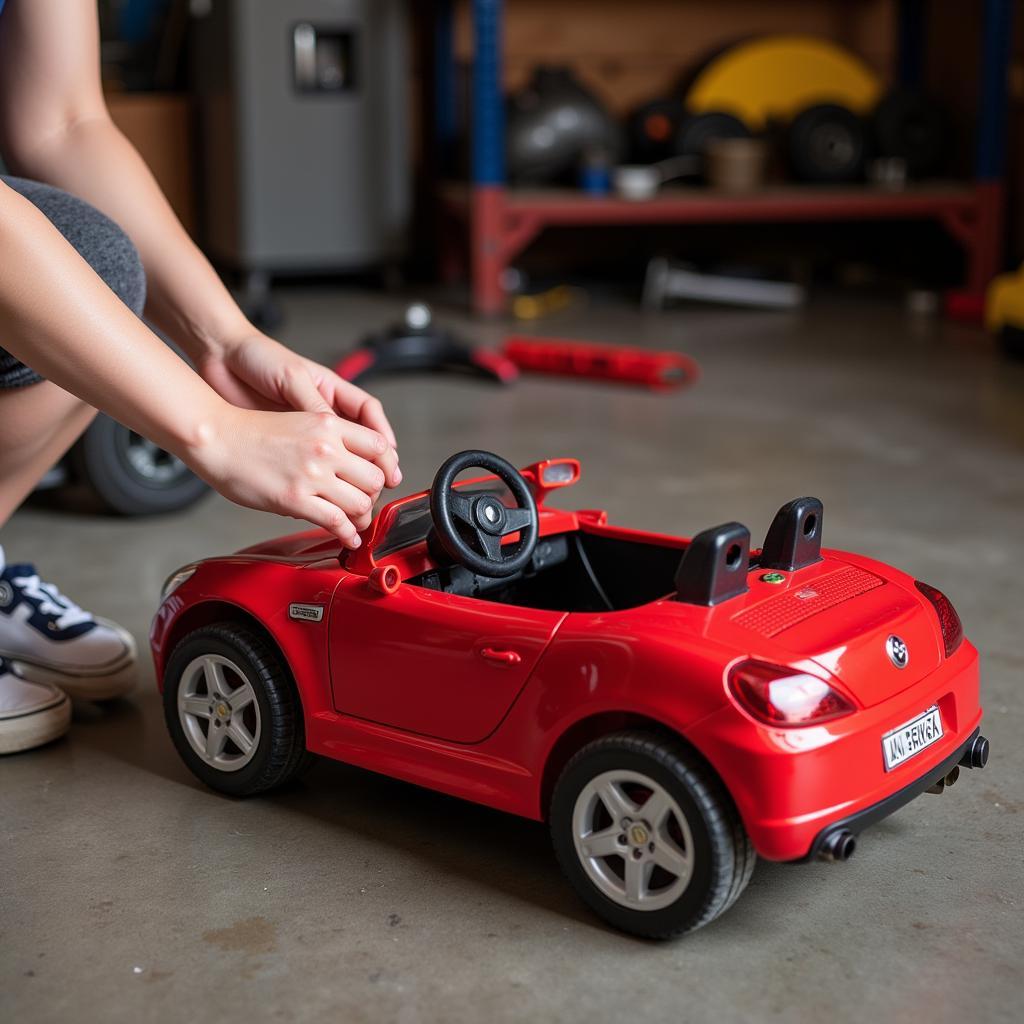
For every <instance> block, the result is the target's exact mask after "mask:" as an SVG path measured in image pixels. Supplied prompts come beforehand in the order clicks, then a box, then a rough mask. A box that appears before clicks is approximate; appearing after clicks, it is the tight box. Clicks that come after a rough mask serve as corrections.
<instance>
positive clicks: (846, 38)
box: [456, 0, 895, 112]
mask: <svg viewBox="0 0 1024 1024" xmlns="http://www.w3.org/2000/svg"><path fill="white" fill-rule="evenodd" d="M506 12H507V13H506V34H505V70H506V76H505V77H506V84H507V85H508V87H509V88H515V87H517V86H519V85H520V84H522V83H523V82H524V81H525V80H526V79H527V78H528V77H529V74H530V71H531V69H532V68H533V66H534V65H535V64H538V63H542V62H548V63H560V64H568V65H570V66H571V67H573V68H574V69H575V70H576V72H577V73H578V74H579V75H580V77H581V78H582V79H583V80H584V81H586V82H587V83H588V84H589V85H590V86H591V87H592V88H593V89H595V91H597V92H598V93H599V94H600V96H601V97H602V98H603V99H604V101H605V102H606V103H608V104H609V106H610V107H611V108H612V109H614V110H616V111H620V112H621V111H625V110H628V109H629V108H630V107H632V106H634V105H636V104H637V103H639V102H641V101H643V100H646V99H649V98H650V97H652V96H654V95H657V94H660V93H664V92H666V91H667V90H669V89H670V88H671V87H672V86H673V84H674V83H675V82H676V81H677V79H678V78H679V76H680V73H681V72H682V71H683V70H684V69H687V68H693V67H694V66H695V65H696V64H697V63H698V62H699V61H701V60H702V59H704V58H705V57H707V56H708V55H709V54H711V53H713V52H714V51H716V50H719V49H722V48H723V47H725V46H727V45H729V44H730V43H733V42H736V41H737V40H739V39H743V38H749V37H751V36H758V35H764V34H766V33H777V32H802V33H807V34H810V35H818V36H823V37H826V38H829V39H834V40H835V41H836V42H839V43H841V44H842V45H844V46H847V47H849V48H850V49H851V50H853V52H855V53H857V54H858V55H859V56H860V57H862V58H863V59H864V60H865V61H866V62H867V63H868V64H869V65H870V66H871V67H873V68H874V69H875V70H877V71H878V72H879V73H881V74H882V75H884V76H885V77H886V78H888V77H889V76H890V74H891V71H892V68H893V64H894V59H895V57H894V55H895V28H894V17H895V14H894V2H893V0H857V2H850V0H771V2H769V0H714V2H710V0H628V2H627V0H507V3H506ZM457 17H458V20H457V46H456V48H457V52H458V53H459V54H460V56H462V57H468V56H469V54H470V52H471V38H470V31H469V14H468V3H467V2H465V0H463V2H462V3H461V4H460V6H459V10H458V15H457Z"/></svg>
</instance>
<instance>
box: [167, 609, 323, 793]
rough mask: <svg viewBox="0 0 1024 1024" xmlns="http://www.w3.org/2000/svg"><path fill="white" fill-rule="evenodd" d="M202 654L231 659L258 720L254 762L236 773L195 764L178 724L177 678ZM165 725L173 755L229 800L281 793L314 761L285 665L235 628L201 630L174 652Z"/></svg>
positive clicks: (262, 644) (226, 625)
mask: <svg viewBox="0 0 1024 1024" xmlns="http://www.w3.org/2000/svg"><path fill="white" fill-rule="evenodd" d="M203 654H221V655H223V656H224V657H227V658H230V659H231V660H232V661H233V662H234V663H235V664H236V665H237V666H238V667H239V668H240V669H241V670H242V671H243V672H244V674H245V677H246V679H247V680H248V681H249V682H250V683H251V684H252V687H253V689H254V690H255V692H256V700H257V702H258V703H259V708H260V717H261V720H262V728H261V735H260V740H259V744H258V746H257V749H256V754H255V755H254V756H253V759H252V760H251V761H250V762H249V763H248V764H247V765H246V766H245V767H244V768H241V769H239V770H238V771H234V772H224V771H218V770H217V769H216V768H212V767H211V766H210V765H208V764H206V763H205V762H204V761H203V760H202V759H201V758H199V757H198V755H197V754H196V753H195V751H194V750H193V749H192V747H191V745H190V744H189V742H188V739H187V738H186V736H185V733H184V730H183V729H182V727H181V722H180V720H179V718H178V707H177V696H178V686H179V685H180V683H181V676H182V673H183V672H184V671H185V669H186V668H187V667H188V665H189V663H190V662H191V661H192V660H193V659H194V658H197V657H199V656H200V655H203ZM164 720H165V721H166V723H167V730H168V732H170V734H171V740H172V741H173V742H174V746H175V748H176V749H177V751H178V754H179V755H180V757H181V759H182V760H183V761H184V762H185V764H186V765H187V766H188V768H189V770H190V771H191V772H192V774H193V775H195V776H196V778H197V779H199V780H200V781H201V782H204V783H206V785H208V786H210V787H211V788H212V789H216V790H219V791H220V792H222V793H227V794H228V795H230V796H237V797H246V796H255V795H256V794H257V793H266V792H268V791H269V790H273V789H280V788H282V787H283V786H285V785H287V784H288V783H289V782H291V781H292V780H293V779H295V778H296V777H297V776H298V775H300V774H301V773H302V772H303V771H304V770H305V769H306V768H308V767H309V765H310V764H311V763H312V762H313V756H312V755H311V754H309V753H308V751H307V750H306V735H305V729H304V727H303V721H302V706H301V702H300V701H299V696H298V692H297V691H296V689H295V683H294V681H293V680H292V677H291V673H290V672H289V670H288V668H287V666H286V665H285V663H284V660H283V659H282V657H281V655H280V653H279V652H278V651H277V650H276V649H275V648H274V647H273V646H272V645H271V644H270V643H268V642H267V640H266V639H264V637H262V636H260V635H259V634H258V633H257V632H255V631H254V630H251V629H247V628H246V627H244V626H240V625H238V624H237V623H234V622H225V623H217V624H215V625H212V626H203V627H202V628H200V629H197V630H195V631H193V632H192V633H189V634H187V635H186V636H185V637H183V638H182V639H181V640H180V641H179V642H178V644H177V645H176V646H175V648H174V650H173V651H172V652H171V656H170V658H169V659H168V662H167V671H166V672H165V673H164Z"/></svg>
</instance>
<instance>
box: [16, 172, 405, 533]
mask: <svg viewBox="0 0 1024 1024" xmlns="http://www.w3.org/2000/svg"><path fill="white" fill-rule="evenodd" d="M0 268H3V272H2V273H0V338H2V340H3V344H4V347H5V348H6V349H8V351H10V352H11V353H13V354H14V355H15V356H17V357H18V358H19V359H21V360H22V361H23V362H25V363H26V364H28V365H29V366H31V367H33V369H36V370H38V371H39V372H40V373H42V374H44V375H45V376H46V377H48V378H49V379H50V380H52V381H53V382H54V383H55V384H57V385H59V386H60V387H62V388H64V389H65V390H67V391H70V392H71V393H72V394H75V395H77V396H78V397H79V398H81V399H83V400H84V401H86V402H88V403H89V404H90V405H93V406H95V407H96V408H98V409H101V410H103V411H104V412H106V413H108V414H109V415H111V416H113V417H114V418H115V419H117V420H119V421H120V422H122V423H125V424H126V425H127V426H129V427H131V428H132V429H133V430H136V431H138V432H139V433H141V434H144V435H145V436H146V437H149V438H152V439H153V440H154V441H155V442H156V443H157V444H160V445H161V446H163V447H165V448H167V449H168V450H169V451H171V452H173V453H174V454H176V455H178V456H179V457H180V458H182V459H183V460H184V461H185V462H186V463H187V464H188V465H189V466H190V467H192V468H193V469H194V470H195V471H196V472H197V473H198V474H199V475H200V476H202V477H203V478H204V479H205V480H207V481H208V482H209V483H210V484H211V485H212V486H214V487H215V488H217V490H219V491H221V493H223V494H225V495H226V496H227V497H229V498H231V499H232V500H234V501H236V502H238V503H239V504H243V505H247V506H250V507H253V508H259V509H265V510H267V511H272V512H277V513H279V514H282V515H290V516H294V517H296V518H301V519H306V520H308V521H310V522H312V523H315V524H316V525H319V526H322V527H324V528H326V529H328V530H330V531H331V532H332V533H334V534H335V535H336V536H338V537H339V539H341V540H342V541H343V542H344V543H346V544H348V545H349V546H356V539H355V527H360V528H362V527H363V526H365V525H366V523H367V522H368V517H369V511H370V507H371V504H372V500H373V498H375V497H376V495H377V493H379V491H380V489H381V487H382V486H383V484H384V476H385V471H389V472H396V471H397V465H396V464H395V463H394V462H393V456H394V453H393V451H392V449H391V446H390V444H389V443H388V441H387V439H386V438H385V437H384V436H383V435H382V434H380V433H379V432H377V431H373V430H370V429H369V428H367V427H364V426H362V425H360V424H355V423H352V422H350V421H348V420H346V419H343V418H341V417H338V416H336V415H334V414H333V413H330V412H320V413H315V412H283V413H282V412H264V411H257V410H248V409H242V408H238V407H236V406H234V405H232V404H231V403H230V402H228V401H226V400H225V399H224V398H222V397H221V396H220V395H218V394H217V393H216V391H214V390H213V389H212V388H211V387H210V386H209V385H208V384H206V383H205V382H204V381H203V380H202V379H201V378H200V377H199V376H198V375H196V374H195V373H194V372H193V371H192V370H191V369H190V368H189V367H188V366H187V365H186V364H185V363H184V362H183V361H182V360H181V359H179V358H178V357H177V355H175V354H174V353H173V352H172V351H171V350H170V349H168V348H167V346H166V345H164V344H163V343H162V342H161V341H160V339H159V338H157V337H156V335H154V334H153V333H152V331H150V330H149V328H147V327H146V325H145V324H144V323H143V322H142V321H141V320H139V319H138V318H137V317H135V316H134V315H133V314H132V313H131V311H130V310H129V309H128V308H127V307H126V306H125V305H123V303H121V301H120V300H119V299H118V298H117V297H116V296H115V295H114V293H113V292H112V291H110V289H109V288H107V286H106V285H105V284H104V283H103V281H102V280H101V279H100V278H99V277H98V276H97V275H96V274H95V273H94V272H93V270H92V268H91V267H90V266H89V265H88V264H87V263H86V262H85V261H84V260H83V259H82V257H81V256H79V254H78V253H77V252H76V251H75V250H74V249H73V248H72V246H71V245H70V244H69V243H68V242H67V241H66V240H65V239H64V237H63V236H62V235H61V234H60V233H59V232H58V231H57V230H56V229H55V228H54V227H53V225H51V224H50V222H49V221H48V220H47V219H46V218H45V217H44V216H43V215H42V214H41V213H40V212H39V211H38V210H37V209H36V208H35V207H34V206H33V205H32V204H31V203H30V202H28V201H27V200H26V199H24V198H23V197H22V196H20V195H19V194H17V193H16V192H14V191H13V190H12V189H10V188H8V187H7V186H6V185H3V184H0ZM2 483H3V482H2V481H0V486H2ZM353 523H354V524H355V526H354V525H353Z"/></svg>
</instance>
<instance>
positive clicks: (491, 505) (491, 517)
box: [475, 495, 505, 534]
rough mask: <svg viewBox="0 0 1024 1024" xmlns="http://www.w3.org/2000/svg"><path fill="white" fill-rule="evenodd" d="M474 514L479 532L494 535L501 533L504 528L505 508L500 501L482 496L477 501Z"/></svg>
mask: <svg viewBox="0 0 1024 1024" xmlns="http://www.w3.org/2000/svg"><path fill="white" fill-rule="evenodd" d="M475 512H476V521H477V523H478V524H479V525H480V529H481V530H486V531H487V532H488V533H494V534H500V533H501V531H502V529H503V528H504V526H505V508H504V506H503V505H502V504H501V502H500V501H497V500H495V499H494V498H492V497H489V496H488V495H484V496H483V497H481V498H479V499H478V500H477V503H476V509H475Z"/></svg>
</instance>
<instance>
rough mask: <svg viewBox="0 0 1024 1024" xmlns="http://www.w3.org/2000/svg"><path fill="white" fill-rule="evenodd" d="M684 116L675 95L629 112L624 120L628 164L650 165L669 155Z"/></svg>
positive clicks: (673, 148)
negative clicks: (627, 146)
mask: <svg viewBox="0 0 1024 1024" xmlns="http://www.w3.org/2000/svg"><path fill="white" fill-rule="evenodd" d="M684 114H685V108H684V107H683V101H682V100H681V99H679V97H677V96H670V97H664V98H660V99H656V100H650V101H649V102H647V103H644V104H642V105H641V106H639V107H637V108H636V109H635V110H634V111H632V113H630V115H629V117H628V118H627V119H626V133H627V136H628V139H629V159H630V161H631V162H632V163H637V164H653V163H656V162H657V161H658V160H667V159H668V158H669V157H670V156H672V155H673V154H674V152H675V144H676V137H677V135H678V134H679V127H680V125H681V124H682V121H683V116H684Z"/></svg>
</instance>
